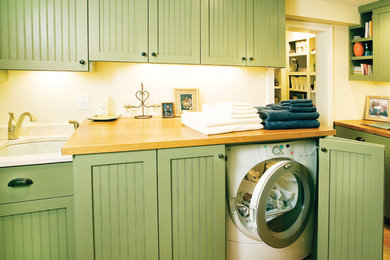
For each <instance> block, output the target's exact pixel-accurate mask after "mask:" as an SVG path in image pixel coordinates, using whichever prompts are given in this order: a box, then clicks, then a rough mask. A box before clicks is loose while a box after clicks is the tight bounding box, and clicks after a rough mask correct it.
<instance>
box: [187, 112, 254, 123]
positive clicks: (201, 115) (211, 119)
mask: <svg viewBox="0 0 390 260" xmlns="http://www.w3.org/2000/svg"><path fill="white" fill-rule="evenodd" d="M181 119H182V121H183V120H184V121H187V122H195V123H196V124H198V125H200V126H202V127H214V126H228V125H240V124H244V125H247V124H260V123H261V122H262V120H261V119H260V117H259V116H258V115H257V117H254V118H224V117H220V116H219V115H218V114H213V113H207V112H188V111H183V115H182V117H181Z"/></svg>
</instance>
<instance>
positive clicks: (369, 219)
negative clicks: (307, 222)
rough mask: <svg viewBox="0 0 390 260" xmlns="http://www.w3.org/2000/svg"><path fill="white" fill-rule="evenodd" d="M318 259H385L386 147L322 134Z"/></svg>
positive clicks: (320, 145) (320, 144)
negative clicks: (384, 196)
mask: <svg viewBox="0 0 390 260" xmlns="http://www.w3.org/2000/svg"><path fill="white" fill-rule="evenodd" d="M319 147H320V152H319V179H318V198H319V201H318V245H317V248H318V258H317V259H319V260H367V259H370V260H382V245H383V193H384V187H383V186H384V185H383V183H384V147H383V145H377V144H371V143H362V142H358V141H352V140H347V139H342V138H337V137H328V138H323V139H320V143H319Z"/></svg>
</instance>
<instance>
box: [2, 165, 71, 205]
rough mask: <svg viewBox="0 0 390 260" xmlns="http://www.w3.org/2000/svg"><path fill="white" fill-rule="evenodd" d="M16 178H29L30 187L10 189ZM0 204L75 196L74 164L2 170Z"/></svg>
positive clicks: (6, 168) (17, 167) (30, 166)
mask: <svg viewBox="0 0 390 260" xmlns="http://www.w3.org/2000/svg"><path fill="white" fill-rule="evenodd" d="M16 178H29V179H31V180H32V181H33V182H34V183H33V184H32V185H30V186H23V187H8V183H9V182H10V181H11V180H13V179H16ZM0 183H1V185H0V204H4V203H12V202H20V201H28V200H37V199H45V198H54V197H60V196H69V195H73V168H72V163H71V162H67V163H52V164H41V165H29V166H15V167H5V168H0Z"/></svg>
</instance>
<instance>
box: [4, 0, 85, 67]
mask: <svg viewBox="0 0 390 260" xmlns="http://www.w3.org/2000/svg"><path fill="white" fill-rule="evenodd" d="M87 40H88V39H87V0H61V1H60V0H2V1H0V69H15V70H25V69H28V70H72V71H88V46H87V44H88V43H87ZM80 60H84V61H85V63H84V64H80V62H79V61H80Z"/></svg>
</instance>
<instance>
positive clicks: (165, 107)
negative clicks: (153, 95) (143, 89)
mask: <svg viewBox="0 0 390 260" xmlns="http://www.w3.org/2000/svg"><path fill="white" fill-rule="evenodd" d="M174 107H175V106H174V104H173V102H163V103H161V115H162V117H163V118H169V117H175V112H174V111H175V110H174Z"/></svg>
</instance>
